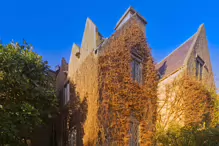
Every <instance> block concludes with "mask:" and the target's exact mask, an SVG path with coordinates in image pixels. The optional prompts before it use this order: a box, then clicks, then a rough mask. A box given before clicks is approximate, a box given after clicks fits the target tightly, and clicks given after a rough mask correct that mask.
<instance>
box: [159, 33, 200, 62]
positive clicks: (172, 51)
mask: <svg viewBox="0 0 219 146" xmlns="http://www.w3.org/2000/svg"><path fill="white" fill-rule="evenodd" d="M196 34H197V32H196V33H195V34H193V35H192V36H190V37H189V38H188V39H187V40H186V41H184V42H183V43H182V44H181V45H179V46H178V47H177V48H176V49H175V50H173V51H172V52H171V53H170V54H168V55H167V56H166V57H164V59H162V60H161V61H160V62H158V63H157V64H160V63H161V62H163V61H164V60H165V59H167V58H168V57H169V56H170V55H172V54H173V53H174V52H175V51H177V50H178V49H179V48H180V47H182V46H183V45H184V44H185V43H187V42H188V41H189V40H190V39H191V38H193V37H194V36H195V35H196Z"/></svg>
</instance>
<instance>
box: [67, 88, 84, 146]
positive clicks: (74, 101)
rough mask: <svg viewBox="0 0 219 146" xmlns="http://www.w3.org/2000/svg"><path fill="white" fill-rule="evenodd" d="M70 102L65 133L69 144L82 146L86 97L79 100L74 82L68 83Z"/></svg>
mask: <svg viewBox="0 0 219 146" xmlns="http://www.w3.org/2000/svg"><path fill="white" fill-rule="evenodd" d="M70 87H71V88H70V102H69V105H68V116H67V119H68V120H67V122H68V123H67V125H68V127H67V133H68V138H67V139H68V143H69V145H77V146H83V136H84V129H83V125H84V122H85V120H86V117H87V111H88V104H87V97H84V98H83V100H82V101H81V98H80V96H79V93H76V90H75V84H70Z"/></svg>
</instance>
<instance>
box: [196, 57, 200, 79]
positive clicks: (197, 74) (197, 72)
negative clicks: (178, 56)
mask: <svg viewBox="0 0 219 146" xmlns="http://www.w3.org/2000/svg"><path fill="white" fill-rule="evenodd" d="M198 76H199V62H198V60H196V78H197V79H198Z"/></svg>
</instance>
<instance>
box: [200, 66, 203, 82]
mask: <svg viewBox="0 0 219 146" xmlns="http://www.w3.org/2000/svg"><path fill="white" fill-rule="evenodd" d="M202 71H203V64H200V80H202Z"/></svg>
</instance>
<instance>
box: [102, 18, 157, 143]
mask: <svg viewBox="0 0 219 146" xmlns="http://www.w3.org/2000/svg"><path fill="white" fill-rule="evenodd" d="M99 54H100V56H99V92H100V97H99V113H98V117H99V121H100V132H99V135H100V139H101V140H100V141H101V143H104V144H106V143H107V144H116V145H129V143H130V138H131V137H135V136H132V134H136V133H130V129H131V124H132V122H133V121H132V119H133V118H134V119H135V120H137V121H138V122H139V127H140V129H139V134H137V135H139V142H140V143H141V144H142V145H151V144H152V137H153V134H154V132H155V120H156V98H157V72H156V71H155V66H154V62H153V58H152V56H151V50H150V48H149V46H148V44H147V42H146V36H145V26H144V24H143V23H142V21H141V20H140V19H139V18H138V17H137V16H136V15H135V16H133V17H132V18H131V19H130V20H128V22H126V24H125V25H124V26H123V27H122V28H120V29H119V30H118V31H116V32H115V34H114V35H113V36H112V37H111V38H110V39H109V40H108V41H107V43H106V45H104V47H103V48H101V49H100V53H99ZM132 54H137V55H138V56H140V57H141V58H142V69H143V84H142V85H141V84H139V83H137V82H134V81H133V79H132V74H131V73H132V68H131V62H132V59H133V58H132Z"/></svg>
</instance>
